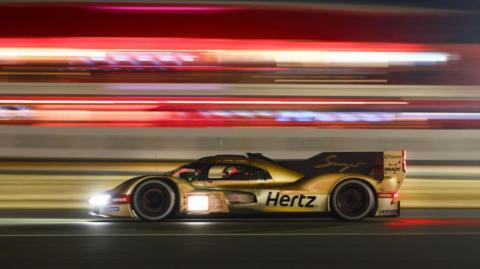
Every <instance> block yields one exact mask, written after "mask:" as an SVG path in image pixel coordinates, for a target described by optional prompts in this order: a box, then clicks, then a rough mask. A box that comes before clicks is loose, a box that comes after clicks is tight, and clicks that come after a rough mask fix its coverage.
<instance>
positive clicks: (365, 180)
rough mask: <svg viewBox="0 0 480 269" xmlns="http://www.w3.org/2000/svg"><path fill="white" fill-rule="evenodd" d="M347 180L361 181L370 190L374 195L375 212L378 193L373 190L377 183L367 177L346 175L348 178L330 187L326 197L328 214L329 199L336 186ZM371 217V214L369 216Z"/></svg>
mask: <svg viewBox="0 0 480 269" xmlns="http://www.w3.org/2000/svg"><path fill="white" fill-rule="evenodd" d="M347 180H359V181H362V182H363V183H365V184H366V185H367V186H368V187H369V188H370V189H371V191H372V192H373V194H374V196H375V197H374V198H375V199H374V203H375V204H374V209H373V210H374V211H375V210H376V208H377V206H378V205H377V204H378V201H377V199H376V198H377V195H378V192H377V189H376V188H375V183H378V182H377V181H376V180H374V179H370V178H368V177H365V176H357V175H348V176H345V177H343V178H341V179H339V180H337V181H336V182H335V184H333V185H332V187H331V188H330V190H329V192H328V197H327V210H328V212H332V203H331V202H332V201H331V198H332V193H333V192H334V191H335V188H337V187H338V185H340V184H341V183H342V182H345V181H347ZM370 215H371V214H370Z"/></svg>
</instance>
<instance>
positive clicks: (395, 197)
mask: <svg viewBox="0 0 480 269" xmlns="http://www.w3.org/2000/svg"><path fill="white" fill-rule="evenodd" d="M378 198H390V199H392V204H395V203H397V202H398V201H399V196H398V192H380V193H378Z"/></svg>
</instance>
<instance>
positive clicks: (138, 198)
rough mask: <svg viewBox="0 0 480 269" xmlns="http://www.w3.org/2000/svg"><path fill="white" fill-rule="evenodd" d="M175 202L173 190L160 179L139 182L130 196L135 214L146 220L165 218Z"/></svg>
mask: <svg viewBox="0 0 480 269" xmlns="http://www.w3.org/2000/svg"><path fill="white" fill-rule="evenodd" d="M175 203H176V195H175V191H174V190H173V188H172V187H171V186H170V185H169V184H168V183H166V182H165V181H162V180H147V181H144V182H142V183H140V184H139V185H138V186H137V187H136V188H135V191H134V193H133V196H132V208H133V210H134V211H135V214H136V215H137V216H138V217H139V218H141V219H143V220H148V221H158V220H162V219H165V218H166V217H168V216H169V215H170V214H171V213H172V211H173V209H174V208H175Z"/></svg>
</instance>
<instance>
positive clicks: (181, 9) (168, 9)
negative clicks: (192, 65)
mask: <svg viewBox="0 0 480 269" xmlns="http://www.w3.org/2000/svg"><path fill="white" fill-rule="evenodd" d="M90 8H91V9H94V10H105V11H124V12H145V13H150V12H154V13H204V12H225V11H234V10H237V8H231V7H219V6H153V5H151V6H140V5H128V6H127V5H126V6H92V7H90Z"/></svg>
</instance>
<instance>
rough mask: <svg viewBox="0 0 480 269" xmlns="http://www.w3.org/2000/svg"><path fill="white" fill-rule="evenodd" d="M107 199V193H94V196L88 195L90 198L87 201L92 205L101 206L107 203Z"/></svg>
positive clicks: (108, 198)
mask: <svg viewBox="0 0 480 269" xmlns="http://www.w3.org/2000/svg"><path fill="white" fill-rule="evenodd" d="M109 200H110V195H108V194H97V195H94V196H92V197H90V199H88V203H89V204H91V205H93V206H102V205H106V204H108V202H109Z"/></svg>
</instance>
